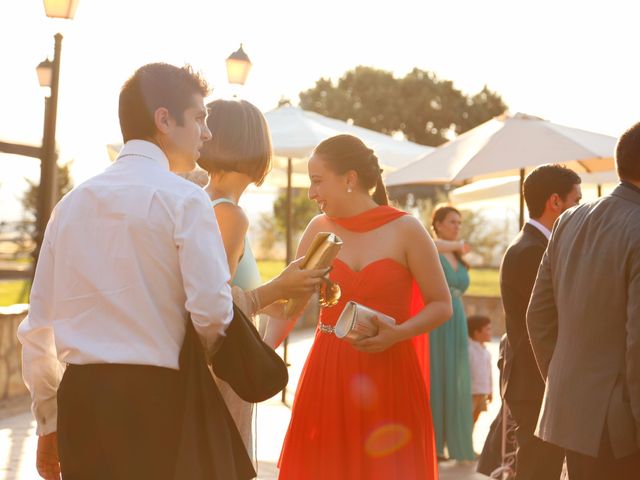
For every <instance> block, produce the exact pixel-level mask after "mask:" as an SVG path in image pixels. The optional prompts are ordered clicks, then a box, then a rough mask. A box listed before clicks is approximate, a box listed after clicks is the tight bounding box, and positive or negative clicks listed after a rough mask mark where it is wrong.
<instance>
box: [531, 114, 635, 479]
mask: <svg viewBox="0 0 640 480" xmlns="http://www.w3.org/2000/svg"><path fill="white" fill-rule="evenodd" d="M616 166H617V170H618V176H619V177H620V180H621V183H620V185H618V186H617V187H616V189H615V190H614V191H613V192H612V193H611V194H610V195H607V196H605V197H602V198H600V199H598V200H597V201H594V202H592V203H588V204H585V205H582V206H580V207H578V208H576V209H573V210H570V211H568V212H567V213H565V214H564V215H563V216H561V217H560V219H559V220H558V222H556V225H555V227H554V232H553V235H552V237H551V241H550V243H549V247H548V248H547V251H546V252H545V254H544V257H543V260H542V264H541V266H540V270H539V272H538V277H537V279H536V283H535V288H534V291H533V295H532V297H531V303H530V304H529V309H528V312H527V327H528V331H529V337H530V339H531V345H532V347H533V352H534V354H535V358H536V362H537V364H538V367H539V368H540V372H541V373H542V375H543V377H544V378H546V389H545V392H544V401H543V407H542V411H541V414H540V419H539V421H538V426H537V429H536V435H537V436H538V437H540V438H541V439H542V440H544V441H546V442H549V443H552V444H554V445H558V446H559V447H561V448H564V449H565V450H566V452H567V466H568V469H569V478H571V480H583V479H584V480H587V479H609V478H610V479H615V480H627V479H628V480H630V479H638V478H640V123H639V124H636V125H635V126H633V127H632V128H631V129H629V130H628V131H627V132H626V133H624V134H623V135H622V137H620V140H619V141H618V145H617V147H616Z"/></svg>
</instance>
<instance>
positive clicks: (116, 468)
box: [58, 364, 180, 480]
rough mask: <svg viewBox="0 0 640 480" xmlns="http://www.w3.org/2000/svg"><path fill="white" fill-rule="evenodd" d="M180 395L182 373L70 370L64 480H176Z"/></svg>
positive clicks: (61, 442)
mask: <svg viewBox="0 0 640 480" xmlns="http://www.w3.org/2000/svg"><path fill="white" fill-rule="evenodd" d="M179 391H180V389H179V377H178V371H176V370H171V369H167V368H160V367H151V366H143V365H113V364H93V365H69V366H68V367H67V369H66V371H65V373H64V376H63V378H62V382H61V384H60V388H59V389H58V449H59V454H60V465H61V468H62V477H63V478H64V480H89V479H91V480H107V479H108V480H144V479H149V480H151V479H153V480H165V479H166V480H173V478H174V470H175V464H176V454H177V449H178V442H179V435H178V434H179V419H180V416H179Z"/></svg>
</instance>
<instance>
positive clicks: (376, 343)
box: [348, 316, 401, 353]
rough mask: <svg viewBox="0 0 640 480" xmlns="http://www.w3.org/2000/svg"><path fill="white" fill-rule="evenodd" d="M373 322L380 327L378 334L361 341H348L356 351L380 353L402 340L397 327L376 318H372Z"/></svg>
mask: <svg viewBox="0 0 640 480" xmlns="http://www.w3.org/2000/svg"><path fill="white" fill-rule="evenodd" d="M371 322H372V323H373V324H374V325H375V326H377V327H378V333H377V334H375V335H374V336H373V337H366V338H362V339H360V340H348V341H349V343H351V345H353V348H355V349H356V350H360V351H361V352H366V353H379V352H383V351H385V350H386V349H387V348H389V347H390V346H392V345H393V344H394V343H397V342H398V341H399V340H401V338H400V336H399V334H398V327H397V326H396V325H392V324H389V323H387V322H385V321H383V320H380V319H379V318H378V317H375V316H374V317H371Z"/></svg>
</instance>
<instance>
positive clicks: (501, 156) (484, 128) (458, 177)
mask: <svg viewBox="0 0 640 480" xmlns="http://www.w3.org/2000/svg"><path fill="white" fill-rule="evenodd" d="M615 144H616V139H615V138H614V137H610V136H608V135H602V134H599V133H594V132H588V131H585V130H579V129H576V128H571V127H565V126H562V125H556V124H554V123H551V122H548V121H546V120H542V119H540V118H538V117H533V116H530V115H525V114H522V113H518V114H516V115H513V116H511V115H508V114H505V115H501V116H499V117H496V118H494V119H492V120H489V121H488V122H485V123H483V124H482V125H479V126H477V127H476V128H473V129H471V130H469V131H468V132H465V133H464V134H462V135H460V136H459V137H457V138H456V139H455V140H452V141H450V142H448V143H446V144H444V145H442V146H440V147H438V148H437V149H435V150H434V151H433V152H431V153H429V154H427V155H424V156H422V157H421V158H419V159H418V160H416V161H414V162H412V163H410V164H408V165H407V166H405V167H403V168H401V169H399V170H397V171H396V172H393V173H391V174H389V175H388V177H387V179H386V184H387V185H388V186H394V185H408V184H447V183H449V184H457V185H461V184H463V183H468V182H472V181H475V180H478V179H482V178H487V177H489V176H499V175H513V174H515V173H517V172H518V171H519V170H522V169H525V168H533V167H536V166H538V165H542V164H545V163H562V164H565V165H566V166H567V167H569V168H571V169H573V170H575V171H577V172H600V171H611V170H613V168H614V163H613V152H614V148H615Z"/></svg>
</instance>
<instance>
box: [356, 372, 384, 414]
mask: <svg viewBox="0 0 640 480" xmlns="http://www.w3.org/2000/svg"><path fill="white" fill-rule="evenodd" d="M349 393H350V394H351V401H352V402H353V403H354V404H355V405H356V407H358V408H363V409H365V410H369V409H371V408H373V407H374V406H375V403H376V401H377V399H378V392H377V391H376V386H375V384H374V383H373V382H372V381H371V379H370V378H369V376H368V375H365V374H357V375H354V376H353V377H351V381H350V382H349Z"/></svg>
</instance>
